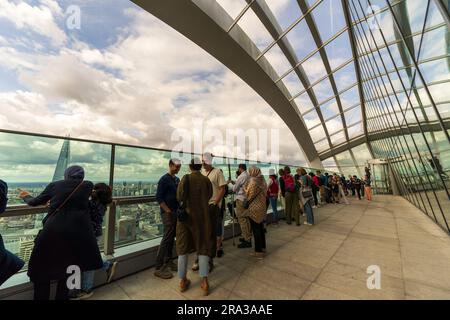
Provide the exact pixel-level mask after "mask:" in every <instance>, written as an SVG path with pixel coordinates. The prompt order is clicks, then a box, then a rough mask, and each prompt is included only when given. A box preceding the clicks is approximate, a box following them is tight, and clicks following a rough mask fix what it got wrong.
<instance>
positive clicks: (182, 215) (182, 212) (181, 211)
mask: <svg viewBox="0 0 450 320" xmlns="http://www.w3.org/2000/svg"><path fill="white" fill-rule="evenodd" d="M185 177H186V181H185V183H184V186H183V199H182V200H181V204H180V206H179V207H178V210H177V219H178V221H180V222H185V221H186V220H187V219H188V213H187V210H186V209H187V200H188V196H189V175H188V174H187V175H186V176H185Z"/></svg>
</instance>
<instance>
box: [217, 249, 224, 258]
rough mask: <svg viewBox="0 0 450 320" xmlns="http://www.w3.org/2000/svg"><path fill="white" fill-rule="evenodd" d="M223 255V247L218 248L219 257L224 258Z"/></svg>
mask: <svg viewBox="0 0 450 320" xmlns="http://www.w3.org/2000/svg"><path fill="white" fill-rule="evenodd" d="M223 255H224V252H223V248H220V249H219V250H217V258H222V257H223Z"/></svg>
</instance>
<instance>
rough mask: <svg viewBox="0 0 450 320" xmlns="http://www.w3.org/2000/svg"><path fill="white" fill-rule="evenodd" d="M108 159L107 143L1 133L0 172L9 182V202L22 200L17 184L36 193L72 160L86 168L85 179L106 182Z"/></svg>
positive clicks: (57, 175)
mask: <svg viewBox="0 0 450 320" xmlns="http://www.w3.org/2000/svg"><path fill="white" fill-rule="evenodd" d="M110 159H111V147H110V146H108V145H103V144H94V143H87V142H79V141H68V140H66V141H65V140H60V139H53V138H43V137H36V136H28V135H19V134H10V133H0V172H1V174H2V177H1V178H2V180H4V181H7V182H8V184H9V189H8V192H9V195H8V197H9V199H10V200H9V202H8V205H10V206H11V205H16V204H23V202H22V201H21V200H20V199H18V191H17V189H18V188H21V189H23V190H27V191H29V192H30V193H31V195H32V196H37V195H39V194H40V193H41V192H42V191H43V190H44V188H45V187H46V186H47V185H48V184H49V183H50V182H52V181H57V180H62V179H63V178H64V170H65V169H66V168H67V167H69V166H71V165H74V164H77V165H80V166H82V167H83V168H84V169H85V175H86V180H90V181H92V182H94V183H97V182H106V183H108V181H109V171H110Z"/></svg>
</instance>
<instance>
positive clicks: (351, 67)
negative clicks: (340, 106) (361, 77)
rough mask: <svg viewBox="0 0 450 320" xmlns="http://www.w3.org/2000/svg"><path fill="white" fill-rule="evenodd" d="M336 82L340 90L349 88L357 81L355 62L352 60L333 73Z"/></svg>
mask: <svg viewBox="0 0 450 320" xmlns="http://www.w3.org/2000/svg"><path fill="white" fill-rule="evenodd" d="M333 76H334V82H335V83H336V87H337V89H338V91H339V92H341V91H343V90H344V89H347V88H348V87H349V85H351V84H352V83H356V82H357V81H356V70H355V63H354V62H353V61H352V62H350V63H349V64H347V65H346V66H345V67H343V68H342V69H340V70H339V71H337V72H335V73H334V74H333Z"/></svg>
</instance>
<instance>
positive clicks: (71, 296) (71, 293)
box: [69, 289, 81, 300]
mask: <svg viewBox="0 0 450 320" xmlns="http://www.w3.org/2000/svg"><path fill="white" fill-rule="evenodd" d="M80 293H81V290H79V289H75V290H70V291H69V300H78V296H79V295H80Z"/></svg>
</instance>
